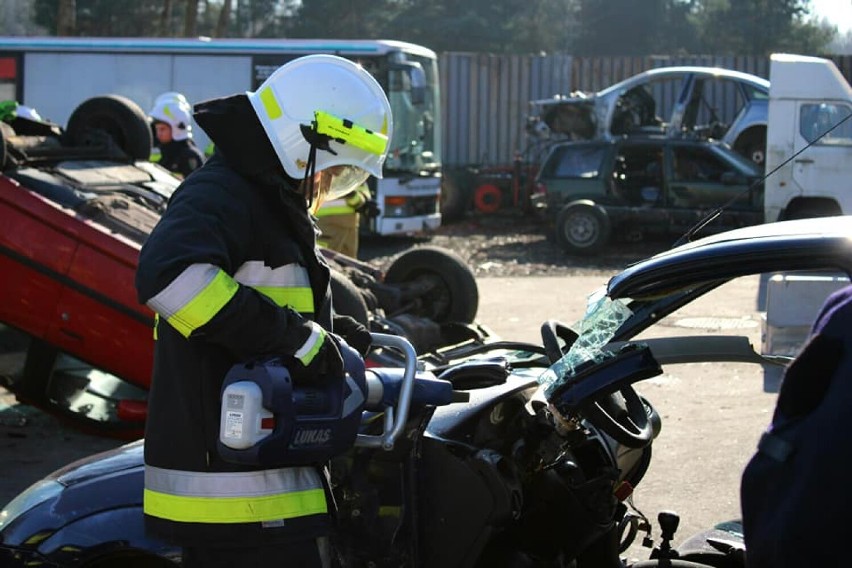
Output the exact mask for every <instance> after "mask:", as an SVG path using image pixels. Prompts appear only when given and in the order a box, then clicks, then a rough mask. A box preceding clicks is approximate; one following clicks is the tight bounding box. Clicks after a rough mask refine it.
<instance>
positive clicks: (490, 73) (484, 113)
mask: <svg viewBox="0 0 852 568" xmlns="http://www.w3.org/2000/svg"><path fill="white" fill-rule="evenodd" d="M571 60H572V57H571V56H570V55H547V56H535V55H491V54H479V53H445V54H442V55H441V59H440V61H439V67H440V73H441V84H442V87H443V95H442V96H443V101H442V103H443V104H442V109H443V111H442V112H443V117H442V118H443V126H444V144H443V148H444V164H446V165H448V166H455V165H466V164H508V163H511V161H512V158H513V156H514V154H515V152H519V151H521V150H523V147H524V145H525V144H526V134H525V130H524V126H525V122H526V117H527V108H528V106H529V105H528V103H529V101H531V100H535V99H543V98H548V97H552V96H553V95H555V94H559V93H567V92H569V91H570V90H571V72H572V71H571Z"/></svg>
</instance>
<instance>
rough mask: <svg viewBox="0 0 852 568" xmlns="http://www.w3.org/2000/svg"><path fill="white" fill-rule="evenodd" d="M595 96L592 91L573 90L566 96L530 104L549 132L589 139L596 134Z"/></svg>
mask: <svg viewBox="0 0 852 568" xmlns="http://www.w3.org/2000/svg"><path fill="white" fill-rule="evenodd" d="M597 98H598V96H597V95H596V94H594V93H585V92H580V91H575V92H573V93H571V94H570V95H568V96H564V95H560V96H556V97H553V98H552V99H541V100H537V101H532V102H531V103H530V105H531V106H533V107H534V108H535V109H536V112H537V114H538V118H539V120H541V122H543V123H544V124H546V125H547V127H548V128H549V129H550V132H552V133H554V134H564V135H568V136H570V137H571V138H573V139H583V140H589V139H591V138H594V137H595V135H596V129H597V119H596V117H595V110H596V107H597V104H598V103H597Z"/></svg>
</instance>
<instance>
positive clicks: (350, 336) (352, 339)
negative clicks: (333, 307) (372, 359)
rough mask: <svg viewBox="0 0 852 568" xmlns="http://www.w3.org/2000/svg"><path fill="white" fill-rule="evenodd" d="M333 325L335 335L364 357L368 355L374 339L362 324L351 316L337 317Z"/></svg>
mask: <svg viewBox="0 0 852 568" xmlns="http://www.w3.org/2000/svg"><path fill="white" fill-rule="evenodd" d="M332 323H333V328H334V333H336V334H337V335H339V336H340V337H342V338H343V339H344V341H346V343H348V344H349V345H351V346H352V347H354V348H355V349H356V350H357V351H358V353H360V354H361V356H362V357H364V356H365V355H366V354H367V352H368V351H369V350H370V346H371V345H372V344H373V338H372V336H371V335H370V330H368V329H367V328H366V327H364V326H363V325H362V324H361V322H359V321H358V320H356V319H355V318H353V317H351V316H346V315H335V316H334V321H333V322H332Z"/></svg>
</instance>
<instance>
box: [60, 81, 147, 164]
mask: <svg viewBox="0 0 852 568" xmlns="http://www.w3.org/2000/svg"><path fill="white" fill-rule="evenodd" d="M65 133H66V135H67V138H68V141H69V142H70V144H71V145H73V146H100V145H103V139H102V136H103V134H102V133H106V134H107V135H109V137H110V138H112V140H113V142H115V144H116V145H117V146H118V147H119V148H120V149H121V151H122V152H124V154H125V155H127V157H128V158H131V159H134V160H148V159H149V158H150V157H151V148H152V146H153V138H152V137H151V126H150V125H149V123H148V117H147V116H146V115H145V112H144V111H143V110H142V109H141V108H140V107H139V105H137V104H136V103H134V102H133V101H131V100H130V99H128V98H125V97H120V96H118V95H104V96H100V97H93V98H91V99H87V100H85V101H83V103H82V104H80V106H78V107H77V108H76V109H74V112H73V113H71V117H70V118H69V119H68V127H67V128H66V130H65Z"/></svg>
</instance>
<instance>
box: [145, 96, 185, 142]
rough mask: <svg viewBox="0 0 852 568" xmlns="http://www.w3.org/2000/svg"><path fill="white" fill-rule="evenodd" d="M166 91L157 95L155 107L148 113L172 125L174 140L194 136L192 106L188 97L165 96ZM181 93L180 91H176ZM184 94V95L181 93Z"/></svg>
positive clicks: (153, 117)
mask: <svg viewBox="0 0 852 568" xmlns="http://www.w3.org/2000/svg"><path fill="white" fill-rule="evenodd" d="M171 94H173V93H164V94H163V95H160V96H159V97H157V102H155V103H154V108H152V109H151V112H149V113H148V116H150V117H151V118H152V119H153V120H156V121H159V122H165V123H166V124H168V125H169V126H171V127H172V138H173V139H174V140H186V139H187V138H192V106H191V105H190V104H189V103H188V102H186V99H185V98H184V99H183V100H180V99H178V98H164V95H171ZM174 94H179V93H174ZM180 96H183V95H180Z"/></svg>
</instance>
